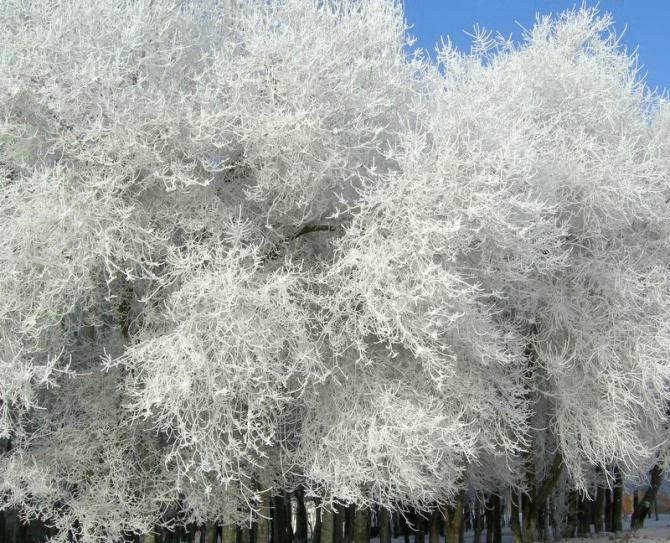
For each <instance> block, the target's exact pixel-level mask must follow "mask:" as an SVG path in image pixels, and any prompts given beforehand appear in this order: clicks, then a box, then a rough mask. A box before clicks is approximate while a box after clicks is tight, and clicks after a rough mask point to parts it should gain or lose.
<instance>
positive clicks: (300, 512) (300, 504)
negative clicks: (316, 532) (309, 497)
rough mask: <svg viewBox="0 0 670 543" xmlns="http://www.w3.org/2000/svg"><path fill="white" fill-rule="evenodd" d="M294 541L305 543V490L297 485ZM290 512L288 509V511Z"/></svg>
mask: <svg viewBox="0 0 670 543" xmlns="http://www.w3.org/2000/svg"><path fill="white" fill-rule="evenodd" d="M294 495H295V501H296V508H295V541H296V543H307V508H306V507H305V491H304V490H303V489H302V487H298V488H297V489H296V490H295V492H294ZM289 512H290V511H289Z"/></svg>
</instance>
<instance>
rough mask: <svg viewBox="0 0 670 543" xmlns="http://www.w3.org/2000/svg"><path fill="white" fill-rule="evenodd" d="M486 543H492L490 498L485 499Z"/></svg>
mask: <svg viewBox="0 0 670 543" xmlns="http://www.w3.org/2000/svg"><path fill="white" fill-rule="evenodd" d="M486 543H493V507H492V504H491V497H490V496H488V497H487V498H486Z"/></svg>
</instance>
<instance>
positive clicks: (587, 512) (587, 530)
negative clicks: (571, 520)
mask: <svg viewBox="0 0 670 543" xmlns="http://www.w3.org/2000/svg"><path fill="white" fill-rule="evenodd" d="M591 508H592V502H591V500H589V499H587V497H586V496H580V498H579V514H578V519H579V531H578V535H579V537H588V536H589V535H590V534H591Z"/></svg>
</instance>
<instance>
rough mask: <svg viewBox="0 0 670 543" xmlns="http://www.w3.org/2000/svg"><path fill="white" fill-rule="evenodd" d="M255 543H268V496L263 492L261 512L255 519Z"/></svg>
mask: <svg viewBox="0 0 670 543" xmlns="http://www.w3.org/2000/svg"><path fill="white" fill-rule="evenodd" d="M256 543H270V496H269V495H268V493H267V492H263V494H262V496H261V510H260V514H259V515H258V518H257V519H256Z"/></svg>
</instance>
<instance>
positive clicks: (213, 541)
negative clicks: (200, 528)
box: [207, 522, 219, 543]
mask: <svg viewBox="0 0 670 543" xmlns="http://www.w3.org/2000/svg"><path fill="white" fill-rule="evenodd" d="M218 537H219V526H218V525H217V524H216V522H208V523H207V543H217V539H218Z"/></svg>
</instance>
